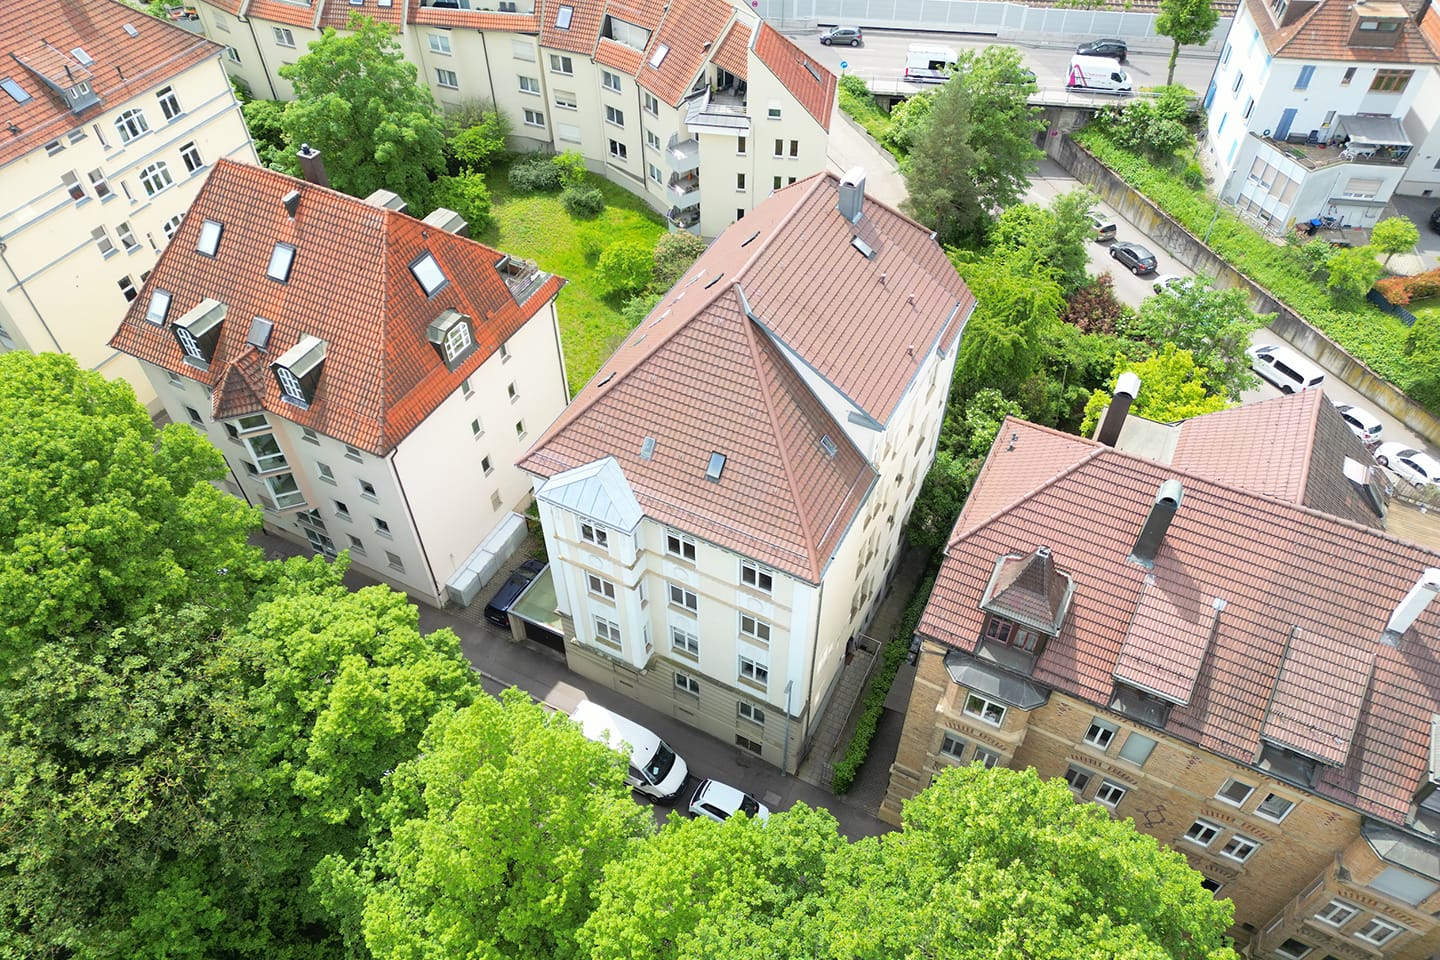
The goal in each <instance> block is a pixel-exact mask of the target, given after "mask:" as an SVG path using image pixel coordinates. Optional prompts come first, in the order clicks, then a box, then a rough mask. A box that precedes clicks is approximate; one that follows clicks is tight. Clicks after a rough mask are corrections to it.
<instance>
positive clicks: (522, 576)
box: [485, 558, 545, 630]
mask: <svg viewBox="0 0 1440 960" xmlns="http://www.w3.org/2000/svg"><path fill="white" fill-rule="evenodd" d="M544 569H545V564H544V563H543V562H541V561H539V560H535V559H533V558H532V559H530V560H526V561H525V562H524V563H522V564H520V566H519V567H517V568H516V570H515V572H514V573H512V574H510V578H509V579H508V580H506V581H505V583H504V584H502V585H501V587H500V589H499V590H496V591H495V596H493V597H491V598H490V602H489V603H487V604H485V619H486V620H489V621H490V622H491V623H493V624H495V626H497V627H499V628H501V629H502V630H509V629H510V607H511V606H512V605H513V604H514V603H515V601H516V599H518V598H519V596H520V594H522V593H524V592H525V588H526V587H528V586H530V581H532V580H534V579H535V578H536V577H538V576H539V575H540V571H542V570H544Z"/></svg>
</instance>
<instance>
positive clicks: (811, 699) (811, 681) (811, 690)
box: [785, 577, 825, 742]
mask: <svg viewBox="0 0 1440 960" xmlns="http://www.w3.org/2000/svg"><path fill="white" fill-rule="evenodd" d="M824 607H825V580H824V578H823V577H822V578H821V580H820V590H819V591H818V592H817V593H816V595H815V636H813V637H812V638H811V641H810V676H809V677H807V678H806V679H805V709H806V710H809V709H810V707H812V706H814V704H815V658H816V657H817V656H819V654H820V611H821V610H823V609H824ZM785 721H786V723H789V721H790V707H789V704H786V707H785ZM806 727H807V729H806V731H805V732H806V734H808V733H809V732H810V731H809V729H808V727H809V724H808V723H807V724H806ZM802 742H808V738H807V740H805V741H802Z"/></svg>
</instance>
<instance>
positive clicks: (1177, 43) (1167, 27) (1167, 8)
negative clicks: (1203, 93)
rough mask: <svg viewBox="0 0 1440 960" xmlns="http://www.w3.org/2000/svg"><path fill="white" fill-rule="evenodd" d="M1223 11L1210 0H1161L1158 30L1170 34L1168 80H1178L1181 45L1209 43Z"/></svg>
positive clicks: (1157, 31)
mask: <svg viewBox="0 0 1440 960" xmlns="http://www.w3.org/2000/svg"><path fill="white" fill-rule="evenodd" d="M1219 19H1220V14H1219V13H1218V12H1216V10H1215V7H1214V6H1213V5H1212V4H1211V2H1210V0H1160V15H1159V16H1157V17H1156V18H1155V32H1156V33H1158V34H1160V35H1161V36H1162V37H1169V38H1170V39H1171V41H1172V43H1173V45H1172V46H1171V48H1170V63H1169V65H1168V67H1167V68H1166V72H1165V84H1166V86H1169V85H1170V84H1173V83H1174V82H1175V61H1176V60H1177V59H1178V58H1179V57H1180V47H1181V46H1194V45H1196V44H1201V43H1208V42H1209V40H1210V34H1211V32H1213V31H1214V29H1215V24H1216V22H1217V21H1218V20H1219Z"/></svg>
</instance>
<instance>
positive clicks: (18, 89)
mask: <svg viewBox="0 0 1440 960" xmlns="http://www.w3.org/2000/svg"><path fill="white" fill-rule="evenodd" d="M0 90H4V91H5V92H6V93H8V94H10V99H12V100H14V101H15V102H16V103H24V102H25V101H27V100H29V99H30V94H29V93H27V92H26V91H25V88H24V87H22V86H20V84H19V83H18V82H17V81H16V80H15V78H14V77H0Z"/></svg>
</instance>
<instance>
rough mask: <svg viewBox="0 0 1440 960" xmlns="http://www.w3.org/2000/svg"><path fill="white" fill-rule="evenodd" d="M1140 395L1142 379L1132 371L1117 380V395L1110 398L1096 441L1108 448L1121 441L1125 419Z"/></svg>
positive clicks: (1121, 375)
mask: <svg viewBox="0 0 1440 960" xmlns="http://www.w3.org/2000/svg"><path fill="white" fill-rule="evenodd" d="M1139 395H1140V378H1139V377H1138V376H1136V375H1135V374H1133V373H1131V372H1130V371H1128V370H1127V371H1125V372H1124V373H1122V374H1120V376H1119V377H1118V378H1117V379H1116V380H1115V394H1114V396H1112V397H1111V398H1110V406H1108V407H1106V408H1105V416H1104V418H1103V419H1102V420H1101V421H1100V429H1099V430H1096V431H1095V439H1096V440H1098V441H1100V442H1101V443H1103V444H1105V446H1107V447H1113V446H1115V441H1116V440H1119V439H1120V430H1121V428H1122V427H1124V426H1125V417H1126V416H1127V415H1128V414H1129V413H1130V404H1131V403H1133V402H1134V401H1135V398H1136V397H1137V396H1139Z"/></svg>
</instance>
